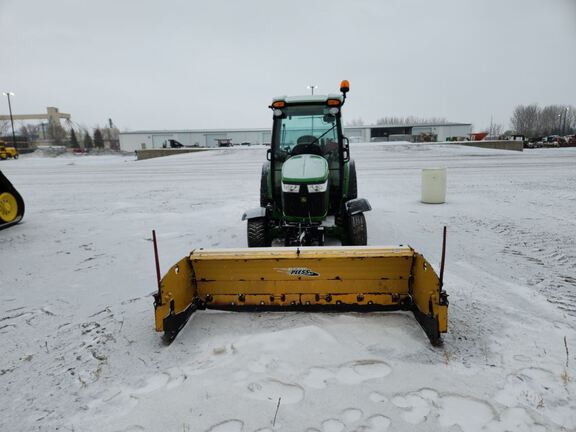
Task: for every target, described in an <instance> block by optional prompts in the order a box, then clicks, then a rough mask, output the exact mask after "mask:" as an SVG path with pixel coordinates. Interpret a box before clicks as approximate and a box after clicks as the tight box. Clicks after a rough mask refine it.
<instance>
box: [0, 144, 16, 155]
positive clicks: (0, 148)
mask: <svg viewBox="0 0 576 432" xmlns="http://www.w3.org/2000/svg"><path fill="white" fill-rule="evenodd" d="M10 158H12V159H18V150H16V148H15V147H6V145H5V143H4V141H0V159H10Z"/></svg>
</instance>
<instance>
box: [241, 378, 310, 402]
mask: <svg viewBox="0 0 576 432" xmlns="http://www.w3.org/2000/svg"><path fill="white" fill-rule="evenodd" d="M240 384H241V385H243V386H244V391H243V392H242V395H243V396H245V397H247V398H249V399H256V400H267V401H274V402H276V401H278V399H279V398H282V404H294V403H298V402H300V401H301V400H302V399H304V389H303V388H302V387H300V386H299V385H297V384H291V383H283V382H281V381H278V380H274V379H262V380H259V381H252V382H248V383H240Z"/></svg>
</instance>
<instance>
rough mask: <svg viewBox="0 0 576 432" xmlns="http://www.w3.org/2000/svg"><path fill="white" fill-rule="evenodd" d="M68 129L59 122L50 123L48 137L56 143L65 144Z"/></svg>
mask: <svg viewBox="0 0 576 432" xmlns="http://www.w3.org/2000/svg"><path fill="white" fill-rule="evenodd" d="M66 135H67V134H66V130H64V128H63V127H62V126H61V125H60V124H59V123H51V124H49V125H48V138H50V139H51V140H53V141H54V144H56V145H64V143H65V141H66Z"/></svg>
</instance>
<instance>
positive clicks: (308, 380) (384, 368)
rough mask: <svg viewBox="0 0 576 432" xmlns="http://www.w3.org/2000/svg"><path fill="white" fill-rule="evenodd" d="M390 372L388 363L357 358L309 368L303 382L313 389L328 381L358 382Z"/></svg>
mask: <svg viewBox="0 0 576 432" xmlns="http://www.w3.org/2000/svg"><path fill="white" fill-rule="evenodd" d="M391 372H392V368H391V367H390V366H388V364H386V363H384V362H382V361H379V360H358V361H354V362H350V363H345V364H343V365H340V366H336V367H333V368H311V369H310V370H309V371H308V373H307V374H306V376H305V377H304V384H305V385H307V386H308V387H311V388H315V389H322V388H325V387H326V386H327V385H328V384H329V383H334V382H336V383H339V384H358V383H361V382H363V381H367V380H370V379H376V378H383V377H385V376H387V375H389V374H390V373H391Z"/></svg>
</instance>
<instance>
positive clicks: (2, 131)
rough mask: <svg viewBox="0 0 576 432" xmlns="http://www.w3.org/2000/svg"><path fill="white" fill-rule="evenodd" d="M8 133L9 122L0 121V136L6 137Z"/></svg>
mask: <svg viewBox="0 0 576 432" xmlns="http://www.w3.org/2000/svg"><path fill="white" fill-rule="evenodd" d="M9 132H10V121H9V120H0V136H4V135H8V133H9Z"/></svg>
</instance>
